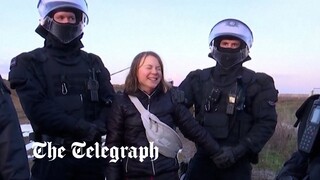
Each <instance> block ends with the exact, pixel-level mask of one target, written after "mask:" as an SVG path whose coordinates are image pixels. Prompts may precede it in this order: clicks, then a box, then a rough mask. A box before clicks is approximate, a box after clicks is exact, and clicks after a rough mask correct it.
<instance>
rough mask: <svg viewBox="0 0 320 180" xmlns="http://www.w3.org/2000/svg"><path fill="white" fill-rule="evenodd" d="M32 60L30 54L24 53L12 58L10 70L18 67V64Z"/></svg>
mask: <svg viewBox="0 0 320 180" xmlns="http://www.w3.org/2000/svg"><path fill="white" fill-rule="evenodd" d="M32 59H33V55H32V54H30V53H26V52H24V53H21V54H19V55H18V56H16V57H14V58H12V60H11V62H10V69H11V68H13V67H15V66H17V65H19V64H20V63H23V62H28V61H31V60H32Z"/></svg>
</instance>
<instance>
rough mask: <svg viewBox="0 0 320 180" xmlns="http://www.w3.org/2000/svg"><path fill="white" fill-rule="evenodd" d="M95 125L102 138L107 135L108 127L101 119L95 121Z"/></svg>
mask: <svg viewBox="0 0 320 180" xmlns="http://www.w3.org/2000/svg"><path fill="white" fill-rule="evenodd" d="M93 124H94V125H96V127H97V129H98V131H99V134H100V136H103V135H105V134H107V127H106V126H107V125H106V123H105V122H103V121H101V120H100V119H98V120H95V121H93Z"/></svg>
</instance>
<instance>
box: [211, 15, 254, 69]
mask: <svg viewBox="0 0 320 180" xmlns="http://www.w3.org/2000/svg"><path fill="white" fill-rule="evenodd" d="M223 39H228V40H238V41H239V42H240V47H239V48H237V49H225V48H221V47H220V42H221V41H222V40H223ZM252 42H253V35H252V31H251V30H250V28H249V27H248V26H247V25H246V24H245V23H243V22H242V21H239V20H237V19H224V20H222V21H220V22H218V23H217V24H216V25H214V26H213V28H212V29H211V31H210V34H209V48H210V54H209V57H212V58H213V59H215V60H216V61H217V62H218V64H219V65H221V66H222V67H223V68H224V69H230V68H231V67H233V66H234V65H236V64H239V63H242V62H244V61H246V60H249V59H251V58H250V57H249V49H250V48H251V46H252Z"/></svg>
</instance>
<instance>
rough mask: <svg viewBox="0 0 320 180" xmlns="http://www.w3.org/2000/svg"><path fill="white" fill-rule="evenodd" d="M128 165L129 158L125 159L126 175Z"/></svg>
mask: <svg viewBox="0 0 320 180" xmlns="http://www.w3.org/2000/svg"><path fill="white" fill-rule="evenodd" d="M128 164H129V157H127V160H126V173H127V172H128Z"/></svg>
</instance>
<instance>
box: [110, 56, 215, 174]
mask: <svg viewBox="0 0 320 180" xmlns="http://www.w3.org/2000/svg"><path fill="white" fill-rule="evenodd" d="M163 69H164V68H163V63H162V60H161V58H160V57H159V55H158V54H157V53H155V52H152V51H146V52H141V53H139V54H138V55H136V57H135V58H134V59H133V62H132V64H131V68H130V72H129V74H128V76H127V78H126V81H125V89H124V92H123V93H122V94H118V95H117V96H116V97H115V99H114V102H113V103H114V104H113V107H112V112H113V114H112V116H111V117H110V119H109V120H108V125H107V127H108V132H107V139H106V145H107V147H108V148H112V147H119V148H120V147H137V148H138V147H149V141H148V139H147V137H146V132H145V128H144V126H143V122H142V119H141V115H140V112H139V111H138V109H137V108H136V107H135V105H134V104H133V103H132V102H131V101H130V99H129V97H128V95H131V96H135V97H137V98H138V99H139V101H140V102H141V103H142V105H143V106H144V108H145V109H147V110H148V111H149V112H151V113H153V114H154V115H156V116H157V117H158V118H159V119H160V121H161V122H163V123H165V124H167V125H168V126H170V127H171V128H172V129H175V127H179V129H180V130H181V132H182V133H183V134H184V135H185V136H186V137H187V138H189V139H190V140H193V141H195V142H196V143H198V144H199V145H200V146H203V147H204V148H205V149H206V150H207V151H208V152H209V153H210V154H212V155H214V154H216V153H217V152H218V151H219V149H220V148H219V146H218V145H217V143H216V142H215V141H214V140H213V139H212V138H211V137H210V135H209V134H208V133H207V132H206V131H205V130H204V129H203V128H202V127H201V126H200V125H198V123H197V122H196V121H195V120H194V119H193V116H192V114H191V112H190V111H189V110H188V109H187V108H186V107H185V106H184V105H182V104H179V103H178V102H176V101H175V100H174V99H175V98H173V94H174V93H173V91H174V90H173V89H172V88H171V86H170V85H169V84H168V83H167V82H166V81H165V80H164V74H163V72H164V70H163ZM178 169H179V164H178V161H177V158H176V157H175V158H171V157H166V156H164V155H162V154H159V157H158V158H157V159H151V157H147V158H146V159H144V160H143V161H142V162H140V161H139V158H130V157H128V156H126V158H124V159H122V160H119V161H117V162H116V163H112V162H109V163H108V167H107V173H106V174H107V179H108V180H113V179H130V180H131V179H139V180H145V179H146V180H147V179H155V180H157V179H158V180H162V179H166V180H168V179H179V177H178Z"/></svg>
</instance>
